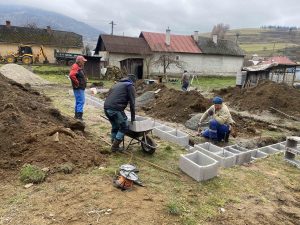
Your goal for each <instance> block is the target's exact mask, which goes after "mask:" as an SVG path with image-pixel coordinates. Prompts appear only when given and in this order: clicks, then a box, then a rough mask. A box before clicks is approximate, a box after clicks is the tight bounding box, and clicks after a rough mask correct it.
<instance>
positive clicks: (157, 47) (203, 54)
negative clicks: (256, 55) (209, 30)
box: [95, 29, 244, 78]
mask: <svg viewBox="0 0 300 225" xmlns="http://www.w3.org/2000/svg"><path fill="white" fill-rule="evenodd" d="M95 54H100V55H101V56H102V58H103V59H104V60H106V61H107V63H108V65H112V66H117V67H121V68H123V67H125V68H126V69H127V71H128V73H134V74H136V75H137V76H138V77H139V78H143V77H146V76H147V75H162V74H169V75H172V76H180V75H181V74H182V73H183V71H184V70H187V71H188V72H190V73H192V74H195V75H223V76H229V75H231V76H235V75H236V74H237V72H238V71H240V70H241V68H242V65H243V61H244V52H243V51H242V50H241V49H240V48H239V46H238V45H237V44H236V43H235V42H232V41H228V40H218V38H217V36H214V37H213V38H208V37H200V36H199V35H198V32H195V33H194V35H175V34H171V31H170V29H167V30H166V33H155V32H145V31H142V32H141V33H140V35H139V37H137V38H134V37H124V36H112V35H100V36H99V39H98V43H97V46H96V49H95Z"/></svg>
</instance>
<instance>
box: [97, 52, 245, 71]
mask: <svg viewBox="0 0 300 225" xmlns="http://www.w3.org/2000/svg"><path fill="white" fill-rule="evenodd" d="M175 55H176V56H179V60H180V61H183V62H184V67H183V68H178V67H176V66H175V65H170V68H168V69H167V73H168V74H172V75H181V74H182V72H183V70H187V71H188V72H191V73H198V74H201V75H220V76H235V75H236V74H237V72H238V71H240V70H241V68H242V65H243V61H244V57H235V56H221V55H204V54H175ZM100 56H102V57H103V58H102V59H103V60H106V61H108V62H109V65H110V66H117V67H119V68H120V61H122V60H125V59H128V58H144V57H143V56H142V55H138V54H118V53H108V52H100ZM160 56H161V54H160V53H154V57H153V59H152V63H151V66H150V74H153V75H157V74H163V71H164V70H163V67H162V66H160V65H157V64H153V62H154V61H156V60H157V59H158V58H159V57H160ZM143 70H144V75H146V65H145V61H144V66H143Z"/></svg>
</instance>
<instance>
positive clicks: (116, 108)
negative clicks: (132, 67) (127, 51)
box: [104, 74, 136, 152]
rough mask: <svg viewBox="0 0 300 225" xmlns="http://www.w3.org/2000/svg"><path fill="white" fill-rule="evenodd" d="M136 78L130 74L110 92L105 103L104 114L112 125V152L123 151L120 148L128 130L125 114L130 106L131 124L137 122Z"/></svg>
mask: <svg viewBox="0 0 300 225" xmlns="http://www.w3.org/2000/svg"><path fill="white" fill-rule="evenodd" d="M135 81H136V76H135V75H134V74H129V75H128V77H126V78H123V79H121V80H120V81H119V82H118V83H116V84H115V85H114V86H113V87H112V88H111V89H110V91H109V93H108V96H107V98H106V99H105V102H104V112H105V115H106V117H107V118H108V119H109V121H110V123H111V126H112V128H111V141H112V147H111V150H112V152H116V151H122V150H123V148H121V147H120V144H121V142H122V141H123V139H124V134H125V132H126V130H127V129H128V120H127V116H126V114H125V112H124V110H125V108H126V107H127V105H128V103H129V105H130V113H131V122H133V121H134V120H135V88H134V83H135Z"/></svg>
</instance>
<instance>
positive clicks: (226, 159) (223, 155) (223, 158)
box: [194, 145, 236, 168]
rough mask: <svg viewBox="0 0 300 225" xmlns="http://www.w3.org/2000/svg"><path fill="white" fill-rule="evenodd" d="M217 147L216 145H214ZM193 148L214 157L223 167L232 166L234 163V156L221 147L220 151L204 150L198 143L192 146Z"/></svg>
mask: <svg viewBox="0 0 300 225" xmlns="http://www.w3.org/2000/svg"><path fill="white" fill-rule="evenodd" d="M216 147H217V146H216ZM194 148H195V150H197V151H200V152H202V153H203V154H205V155H207V156H209V157H211V158H213V159H215V160H217V161H218V165H219V166H221V167H224V168H228V167H232V166H234V165H235V163H236V156H235V155H234V154H233V153H231V152H228V151H227V150H225V149H222V151H215V152H211V151H209V150H206V149H204V148H202V147H200V146H199V145H195V146H194Z"/></svg>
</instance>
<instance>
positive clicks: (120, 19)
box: [0, 0, 300, 36]
mask: <svg viewBox="0 0 300 225" xmlns="http://www.w3.org/2000/svg"><path fill="white" fill-rule="evenodd" d="M0 3H2V1H0ZM3 3H4V2H3ZM9 3H10V4H12V3H13V4H22V5H26V6H32V7H36V8H41V9H44V10H48V11H54V12H57V13H61V14H64V15H67V16H70V17H72V18H75V19H77V20H80V21H82V22H85V23H87V24H89V25H92V26H93V27H96V28H98V29H100V30H103V31H104V32H107V33H110V31H111V27H110V25H109V22H110V21H111V20H113V21H114V22H115V23H116V24H117V25H116V26H115V28H114V33H115V34H121V35H122V34H124V35H126V36H138V35H139V33H140V31H152V32H165V30H166V28H167V27H168V26H169V27H170V29H171V32H172V33H174V34H192V33H193V32H194V31H195V30H198V31H200V32H208V31H211V29H212V27H213V25H215V24H218V23H224V24H229V25H230V28H231V29H234V28H252V27H260V26H262V25H284V26H297V27H299V26H300V2H299V0H248V1H245V0H48V1H47V0H44V1H43V0H12V1H10V2H9Z"/></svg>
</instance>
